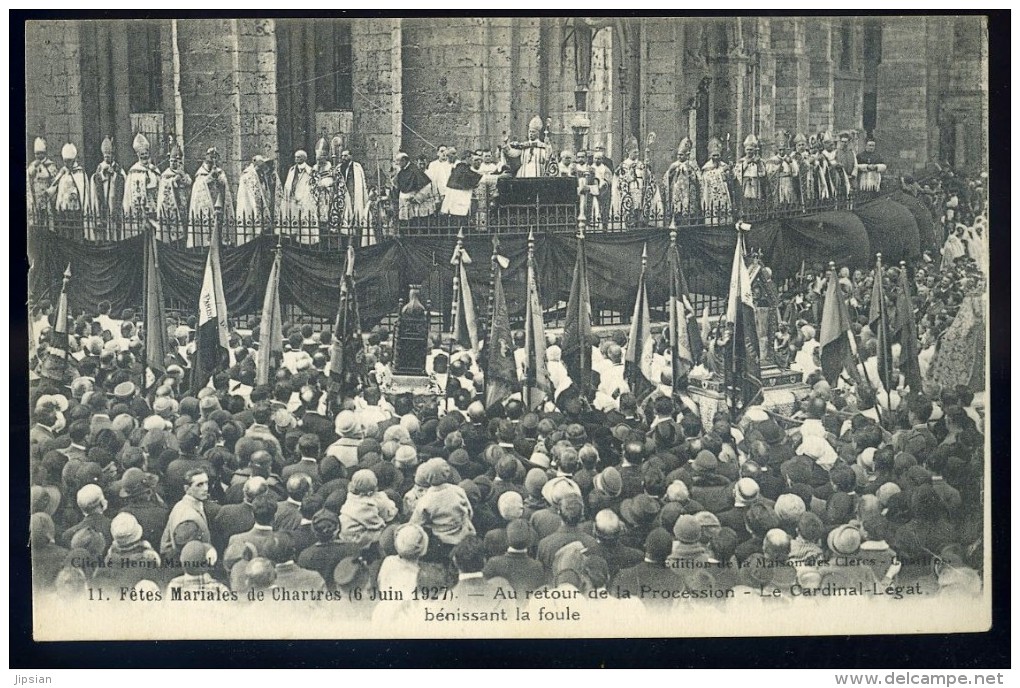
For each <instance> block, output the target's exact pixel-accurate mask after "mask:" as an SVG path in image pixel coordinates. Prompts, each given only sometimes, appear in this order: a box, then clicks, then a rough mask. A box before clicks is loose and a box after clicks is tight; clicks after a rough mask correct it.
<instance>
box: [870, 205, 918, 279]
mask: <svg viewBox="0 0 1020 688" xmlns="http://www.w3.org/2000/svg"><path fill="white" fill-rule="evenodd" d="M854 215H856V216H857V217H859V218H860V220H861V222H863V223H864V228H865V229H866V230H867V232H868V241H869V242H870V244H871V254H872V259H874V254H876V253H881V254H882V262H883V263H885V264H887V265H889V264H893V263H897V262H899V261H901V260H908V261H909V260H913V259H915V258H918V257H920V255H921V242H920V237H919V234H918V228H917V222H916V221H915V220H914V216H913V215H912V214H911V212H910V211H909V210H907V208H905V207H904V206H902V205H900V204H899V203H897V202H896V201H894V200H892V199H891V198H888V197H882V198H878V199H876V200H874V201H871V202H870V203H864V204H862V205H860V206H857V207H855V208H854Z"/></svg>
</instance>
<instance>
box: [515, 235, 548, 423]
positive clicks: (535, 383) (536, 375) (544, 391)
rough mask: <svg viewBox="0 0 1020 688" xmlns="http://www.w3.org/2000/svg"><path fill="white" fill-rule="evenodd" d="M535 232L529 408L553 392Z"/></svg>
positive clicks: (528, 321) (528, 326) (528, 313)
mask: <svg viewBox="0 0 1020 688" xmlns="http://www.w3.org/2000/svg"><path fill="white" fill-rule="evenodd" d="M534 258H535V234H534V232H532V233H531V234H529V235H528V295H527V304H526V308H525V312H524V351H525V358H524V380H523V387H524V391H523V395H522V396H523V399H524V405H525V406H526V407H527V408H528V409H533V408H535V407H536V406H537V405H538V404H540V403H541V402H542V401H544V400H545V399H546V398H551V397H552V394H553V389H552V383H551V382H550V381H549V367H548V365H547V361H546V360H545V322H544V321H543V320H542V299H541V298H540V297H539V294H538V280H537V279H536V278H535V260H534Z"/></svg>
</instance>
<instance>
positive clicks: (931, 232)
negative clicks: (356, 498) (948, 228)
mask: <svg viewBox="0 0 1020 688" xmlns="http://www.w3.org/2000/svg"><path fill="white" fill-rule="evenodd" d="M889 198H890V199H891V200H893V201H895V202H896V203H899V204H900V205H902V206H903V207H904V208H906V209H907V210H909V211H910V214H911V215H913V216H914V222H916V223H917V237H918V241H919V242H920V248H921V251H932V252H933V253H935V252H938V250H939V249H940V248H941V246H940V245H939V239H938V235H937V234H936V231H935V220H934V218H932V216H931V211H930V210H928V207H927V206H926V205H925V204H924V203H922V202H921V201H920V199H918V198H917V197H916V196H911V195H910V194H908V193H906V192H904V191H894V192H893V193H891V194H889Z"/></svg>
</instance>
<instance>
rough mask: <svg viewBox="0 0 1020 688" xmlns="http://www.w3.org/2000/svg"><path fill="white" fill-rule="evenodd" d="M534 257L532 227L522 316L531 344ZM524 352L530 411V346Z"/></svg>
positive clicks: (526, 404) (525, 391) (525, 392)
mask: <svg viewBox="0 0 1020 688" xmlns="http://www.w3.org/2000/svg"><path fill="white" fill-rule="evenodd" d="M534 259H535V228H534V227H532V228H531V229H530V230H529V231H528V267H527V270H528V274H527V276H526V278H525V279H526V284H525V289H526V290H527V294H526V299H525V304H526V306H525V316H524V327H525V329H526V331H525V333H524V337H525V341H526V342H528V341H530V342H531V343H532V345H534V332H533V330H534V328H533V327H532V326H531V321H532V319H533V318H534V317H535V314H534V313H532V312H531V276H532V264H533V262H534ZM529 316H530V317H529ZM539 317H541V314H539ZM529 335H530V336H529ZM525 354H526V355H525V361H526V363H527V364H528V366H527V369H526V370H525V371H524V386H523V387H522V389H521V391H522V392H523V397H524V408H526V409H528V411H531V410H532V409H531V376H532V375H534V374H535V371H534V370H532V368H533V366H531V365H530V364H531V350H530V347H529V349H528V350H527V351H526V352H525Z"/></svg>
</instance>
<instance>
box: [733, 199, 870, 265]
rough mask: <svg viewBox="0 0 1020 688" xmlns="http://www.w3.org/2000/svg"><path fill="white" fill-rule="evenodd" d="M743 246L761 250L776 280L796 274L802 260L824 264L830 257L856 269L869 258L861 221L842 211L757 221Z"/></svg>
mask: <svg viewBox="0 0 1020 688" xmlns="http://www.w3.org/2000/svg"><path fill="white" fill-rule="evenodd" d="M731 241H732V239H731ZM747 246H748V249H750V250H760V251H762V252H763V254H764V256H765V265H767V266H769V267H770V268H772V273H773V278H774V279H775V278H778V279H779V280H783V279H785V278H787V277H792V276H793V275H795V274H797V271H798V270H800V266H801V264H802V262H803V263H804V264H806V265H811V264H813V263H822V264H824V265H826V266H827V265H828V262H829V261H830V260H831V261H834V262H835V263H836V265H841V266H842V265H847V266H850V267H855V268H856V267H867V266H868V265H870V263H871V261H872V260H873V257H872V256H871V255H870V242H869V240H868V232H867V230H866V229H865V227H864V224H863V223H862V222H861V221H860V219H858V217H857V216H856V215H854V214H853V213H850V212H846V211H832V212H825V213H818V214H815V215H807V216H804V217H793V218H788V219H784V220H773V221H771V222H764V223H762V224H757V225H755V226H754V229H752V230H751V231H750V232H748V235H747Z"/></svg>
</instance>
